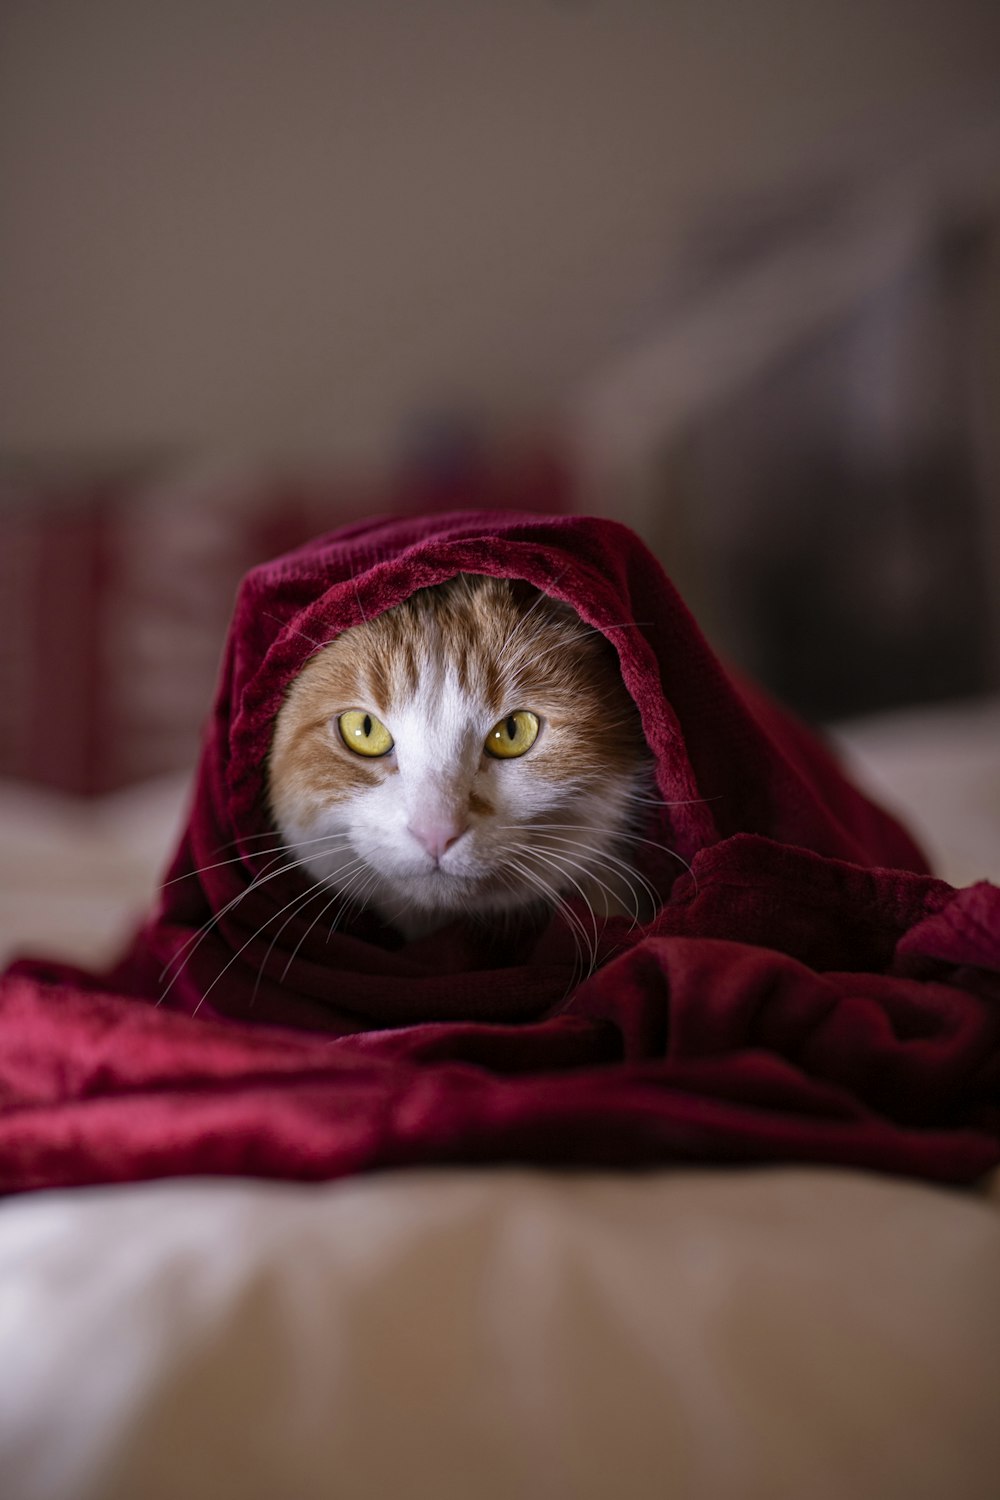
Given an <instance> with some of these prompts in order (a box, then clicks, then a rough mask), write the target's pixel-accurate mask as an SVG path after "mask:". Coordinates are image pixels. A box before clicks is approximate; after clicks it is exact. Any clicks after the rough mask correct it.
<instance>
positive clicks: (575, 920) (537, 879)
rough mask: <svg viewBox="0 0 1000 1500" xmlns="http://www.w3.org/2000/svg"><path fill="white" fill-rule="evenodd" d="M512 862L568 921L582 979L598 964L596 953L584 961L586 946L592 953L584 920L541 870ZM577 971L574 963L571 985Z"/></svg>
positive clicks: (565, 920) (513, 860) (515, 861)
mask: <svg viewBox="0 0 1000 1500" xmlns="http://www.w3.org/2000/svg"><path fill="white" fill-rule="evenodd" d="M510 863H511V866H512V867H513V868H514V869H516V870H517V871H518V872H519V873H520V875H521V876H522V877H523V878H524V879H525V880H526V881H527V882H528V884H529V885H531V886H533V887H534V888H535V890H537V891H540V892H541V895H542V897H543V899H544V901H545V903H546V905H551V906H552V907H554V908H555V910H556V911H557V912H558V913H559V914H560V915H561V916H562V918H563V921H564V922H565V923H566V925H567V927H568V928H569V930H570V933H571V934H572V937H573V944H574V947H575V949H576V955H577V962H578V964H579V969H580V976H581V981H582V979H583V977H584V976H585V975H586V974H588V973H592V972H593V969H594V966H595V964H596V955H594V956H592V958H591V962H590V964H589V965H588V964H587V963H585V962H584V948H586V950H587V952H588V953H591V948H590V934H589V933H588V931H587V929H586V927H585V926H584V924H583V922H582V921H581V919H580V918H579V917H578V916H577V914H576V912H575V911H574V910H573V908H572V907H571V906H570V905H569V903H568V902H567V901H564V900H563V898H562V896H561V895H560V894H559V892H558V891H557V890H556V888H555V887H554V886H553V885H552V883H551V881H548V880H546V879H545V878H544V876H542V875H541V874H540V872H538V871H536V870H531V869H529V868H528V866H527V865H525V864H524V863H523V862H522V861H521V860H516V859H512V860H511V861H510ZM576 972H577V970H576V965H574V968H573V979H572V981H571V986H572V985H573V984H575V982H576Z"/></svg>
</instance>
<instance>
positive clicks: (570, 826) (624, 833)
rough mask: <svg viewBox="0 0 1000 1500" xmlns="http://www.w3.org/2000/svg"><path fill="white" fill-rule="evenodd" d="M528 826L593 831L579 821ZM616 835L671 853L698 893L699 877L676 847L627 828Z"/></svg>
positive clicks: (578, 831)
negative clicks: (630, 831)
mask: <svg viewBox="0 0 1000 1500" xmlns="http://www.w3.org/2000/svg"><path fill="white" fill-rule="evenodd" d="M528 826H529V827H530V828H533V829H538V830H539V831H540V832H548V831H549V830H550V829H554V830H555V831H556V832H561V831H562V830H563V829H567V830H568V831H569V832H571V833H592V832H593V829H592V828H588V827H587V825H586V824H583V823H579V824H578V823H535V822H532V823H531V824H529V825H528ZM615 837H616V838H619V839H622V840H623V841H624V842H626V843H629V844H648V845H649V846H650V847H651V848H653V849H659V850H661V851H662V853H664V854H669V855H670V857H671V859H676V860H677V861H678V863H680V864H682V865H683V866H684V868H685V870H687V872H688V874H689V875H690V876H691V879H692V880H693V881H694V888H695V893H696V894H697V891H698V877H697V875H696V874H695V873H694V871H693V870H692V868H691V866H690V865H689V864H688V862H687V860H686V859H685V858H684V856H683V855H681V854H678V853H677V850H676V849H671V848H670V846H669V845H668V844H661V843H660V842H659V840H658V839H647V838H642V837H640V835H639V834H637V833H629V832H628V830H627V829H621V830H619V831H618V832H617V833H616V835H615Z"/></svg>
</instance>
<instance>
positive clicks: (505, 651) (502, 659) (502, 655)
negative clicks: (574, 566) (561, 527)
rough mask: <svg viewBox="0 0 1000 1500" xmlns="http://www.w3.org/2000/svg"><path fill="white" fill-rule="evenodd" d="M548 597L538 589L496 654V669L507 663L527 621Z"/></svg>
mask: <svg viewBox="0 0 1000 1500" xmlns="http://www.w3.org/2000/svg"><path fill="white" fill-rule="evenodd" d="M568 566H569V564H568V563H567V564H566V567H568ZM565 572H566V568H562V569H560V571H559V573H557V574H556V577H555V578H554V579H553V580H552V584H551V585H550V587H551V586H554V585H555V584H557V583H558V582H559V580H560V578H562V576H563V574H564V573H565ZM550 597H551V596H550V595H549V594H548V593H543V592H542V590H541V589H539V591H538V594H537V597H536V598H535V599H534V600H533V601H532V603H531V604H530V605H529V606H528V608H527V609H526V610H525V612H524V614H523V615H522V616H521V618H520V619H519V620H518V622H517V624H516V625H515V626H514V629H513V630H512V631H511V632H510V635H509V636H508V637H507V639H506V641H505V642H504V644H503V645H502V646H501V648H500V650H499V652H498V653H497V658H496V665H497V667H498V668H500V667H502V666H504V665H505V664H506V663H507V661H508V660H509V658H510V653H511V651H512V649H513V647H514V644H515V642H516V641H517V639H518V637H519V636H521V635H523V633H524V630H525V628H526V626H527V624H528V621H529V620H530V619H531V617H532V615H533V614H534V613H535V610H536V609H538V608H539V607H540V606H541V605H542V604H543V603H544V602H545V600H547V599H549V598H550Z"/></svg>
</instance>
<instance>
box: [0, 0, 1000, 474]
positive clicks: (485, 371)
mask: <svg viewBox="0 0 1000 1500" xmlns="http://www.w3.org/2000/svg"><path fill="white" fill-rule="evenodd" d="M998 70H1000V5H997V4H995V3H994V0H982V3H972V0H864V3H858V0H839V3H836V0H829V3H822V0H675V3H668V0H662V3H653V0H647V3H638V0H617V3H616V0H593V3H586V0H578V3H572V0H563V3H556V0H550V3H542V0H534V3H529V0H405V3H404V0H396V3H390V0H354V3H347V0H329V3H321V0H282V3H264V0H200V3H199V0H172V3H171V0H87V3H80V0H4V4H3V6H2V10H0V193H2V197H0V214H2V255H0V445H2V447H3V448H4V449H5V450H7V451H8V452H10V451H15V452H17V451H25V450H36V451H37V450H43V451H48V450H53V449H56V450H61V451H66V450H70V451H76V450H82V451H95V450H97V451H100V450H109V449H110V450H119V449H123V448H129V449H134V448H143V447H149V446H151V447H154V448H162V447H166V448H168V449H179V450H181V451H199V450H200V451H205V450H208V451H211V452H213V453H219V452H226V453H230V454H232V453H241V454H242V453H253V452H261V451H268V450H269V451H291V452H293V453H312V454H316V453H321V454H324V455H329V456H334V457H339V458H348V459H354V460H364V459H366V458H371V457H372V456H373V455H375V456H381V455H384V454H385V452H386V451H387V449H388V448H389V447H390V446H391V445H392V444H393V443H394V442H395V440H396V437H397V434H398V430H399V426H400V424H401V423H402V422H404V421H405V420H406V419H407V417H408V416H409V415H411V414H412V413H414V412H415V411H420V410H426V409H428V408H431V407H435V406H437V407H443V406H456V405H464V406H466V407H467V408H468V409H469V410H470V411H472V412H473V413H476V414H482V415H484V416H485V417H486V418H487V419H488V420H490V421H493V422H498V423H501V424H502V423H506V422H511V421H516V420H517V419H518V418H519V417H520V416H521V415H523V414H524V413H526V412H532V411H536V410H539V409H544V407H545V406H546V405H547V404H548V403H550V402H553V401H557V400H558V399H560V398H561V397H562V395H563V394H564V393H565V391H566V390H567V388H568V386H569V385H570V384H571V383H572V382H573V381H574V380H575V379H576V378H577V376H579V375H580V374H582V373H585V372H587V371H590V370H592V369H594V368H595V367H599V366H600V364H601V361H603V360H604V359H605V358H606V357H607V355H608V354H609V352H610V351H612V350H614V349H615V348H616V347H617V346H618V345H619V344H620V343H621V341H622V340H623V339H627V337H628V335H629V333H630V332H631V331H634V330H636V329H637V328H639V327H640V326H641V323H642V319H643V317H644V315H646V314H648V313H649V312H650V310H651V309H653V308H655V307H656V305H657V302H658V299H660V298H661V296H662V295H663V292H664V289H665V288H666V287H667V286H668V285H669V284H670V282H671V280H672V279H674V278H676V276H677V275H678V267H679V266H682V265H683V261H684V256H685V254H688V255H690V253H691V251H690V237H691V234H692V230H693V227H694V226H696V225H697V224H698V223H699V222H700V221H701V220H702V219H703V218H704V216H706V215H708V216H711V214H712V213H714V212H715V211H716V209H717V208H718V207H719V205H726V204H731V203H732V202H734V201H740V200H742V198H743V197H744V196H745V195H751V196H752V195H753V194H754V193H756V192H758V191H765V190H768V189H770V188H773V187H774V186H775V185H776V184H782V183H786V182H789V181H797V180H799V179H801V178H803V177H806V178H808V177H809V176H810V175H811V174H812V173H814V172H816V171H823V170H826V169H827V168H829V167H837V166H838V165H841V164H845V163H846V164H847V167H848V169H849V171H850V172H852V173H855V172H863V171H864V170H865V169H866V168H867V167H868V166H869V165H870V164H871V163H872V162H878V161H883V160H884V161H891V160H892V159H894V158H896V157H899V156H900V155H905V154H906V152H907V151H908V150H911V149H915V148H916V144H917V143H920V142H926V140H928V139H929V138H931V137H933V135H934V133H935V132H936V131H937V129H938V128H939V126H941V125H942V124H946V125H951V124H954V122H956V121H959V120H961V119H963V118H966V117H974V116H975V114H976V112H977V111H978V110H979V109H980V108H984V107H986V106H987V105H988V103H989V102H990V100H991V98H992V96H993V95H994V94H995V93H996V88H997V79H998V76H1000V71H998Z"/></svg>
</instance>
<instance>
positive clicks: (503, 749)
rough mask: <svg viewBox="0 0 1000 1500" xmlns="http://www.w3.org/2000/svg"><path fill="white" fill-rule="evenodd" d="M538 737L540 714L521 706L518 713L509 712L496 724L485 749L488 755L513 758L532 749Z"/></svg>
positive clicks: (505, 758) (506, 758)
mask: <svg viewBox="0 0 1000 1500" xmlns="http://www.w3.org/2000/svg"><path fill="white" fill-rule="evenodd" d="M537 738H538V715H537V714H533V713H532V712H531V710H530V709H527V708H519V709H518V710H517V713H514V714H508V715H507V717H506V718H505V719H501V720H500V721H499V722H498V723H496V724H494V726H493V728H492V729H491V730H490V732H489V734H488V735H487V736H486V744H485V745H484V746H483V749H484V750H485V751H486V754H487V755H495V756H497V757H498V758H499V759H500V760H513V759H514V758H515V756H518V755H523V754H524V753H525V751H527V750H530V749H531V747H532V745H533V744H534V743H535V741H536V740H537Z"/></svg>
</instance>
